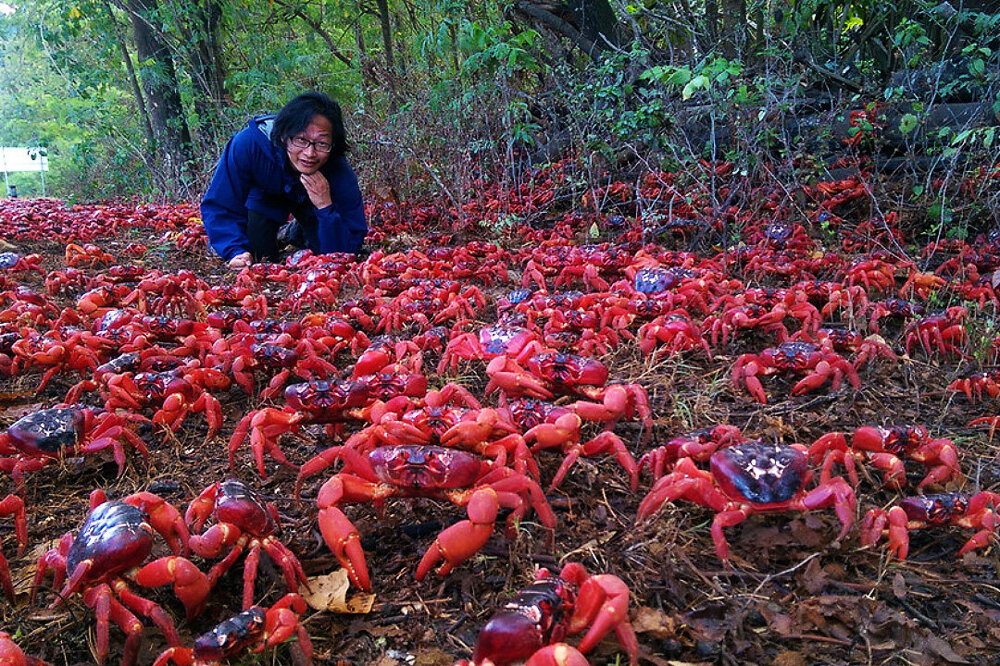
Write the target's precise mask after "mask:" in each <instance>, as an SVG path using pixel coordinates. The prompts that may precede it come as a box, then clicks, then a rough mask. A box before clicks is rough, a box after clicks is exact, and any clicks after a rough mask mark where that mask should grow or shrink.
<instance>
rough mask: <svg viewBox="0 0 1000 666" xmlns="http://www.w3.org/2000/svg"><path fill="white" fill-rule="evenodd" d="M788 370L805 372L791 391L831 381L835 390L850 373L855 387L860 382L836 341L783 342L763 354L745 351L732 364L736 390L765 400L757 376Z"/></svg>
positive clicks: (765, 401)
mask: <svg viewBox="0 0 1000 666" xmlns="http://www.w3.org/2000/svg"><path fill="white" fill-rule="evenodd" d="M787 371H791V372H794V373H796V374H800V375H805V377H803V378H802V379H800V380H799V381H798V383H796V384H795V386H793V387H792V391H791V393H792V395H799V394H800V393H805V392H807V391H813V390H815V389H817V388H819V387H820V386H822V385H823V384H825V383H826V382H828V381H830V382H832V388H833V390H837V389H838V388H840V384H841V382H843V380H844V377H847V380H848V381H849V382H851V385H852V386H854V388H859V387H860V386H861V379H860V378H859V377H858V372H857V370H855V369H854V366H853V365H851V364H850V362H848V361H847V359H845V358H844V357H843V356H841V355H840V354H838V353H837V352H835V351H833V345H832V343H830V342H829V341H823V342H821V343H820V344H813V343H811V342H799V341H793V342H783V343H781V344H780V345H778V346H777V347H770V348H768V349H765V350H764V351H763V352H761V353H760V354H743V355H742V356H740V357H739V358H738V359H736V365H734V366H733V384H734V385H735V386H736V388H737V390H738V389H742V388H745V389H746V390H747V391H749V392H750V395H752V396H753V398H754V400H756V401H757V402H759V403H761V404H766V403H767V396H766V395H765V394H764V386H763V384H761V381H760V379H759V378H758V377H759V376H767V375H773V374H777V373H779V372H787Z"/></svg>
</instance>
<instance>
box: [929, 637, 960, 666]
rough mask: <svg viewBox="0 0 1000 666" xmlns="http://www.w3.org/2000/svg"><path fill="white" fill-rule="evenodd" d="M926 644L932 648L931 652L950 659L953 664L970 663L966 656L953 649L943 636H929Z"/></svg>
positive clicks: (947, 659)
mask: <svg viewBox="0 0 1000 666" xmlns="http://www.w3.org/2000/svg"><path fill="white" fill-rule="evenodd" d="M926 644H927V647H928V648H929V649H930V650H931V652H933V653H934V654H936V655H937V656H939V657H941V658H942V659H944V660H946V661H948V662H949V663H952V664H968V663H970V662H969V661H968V660H967V659H966V658H965V657H963V656H962V655H960V654H958V653H957V652H955V651H954V650H952V649H951V645H949V644H948V642H947V641H946V640H944V639H942V638H938V637H937V636H928V637H927V643H926Z"/></svg>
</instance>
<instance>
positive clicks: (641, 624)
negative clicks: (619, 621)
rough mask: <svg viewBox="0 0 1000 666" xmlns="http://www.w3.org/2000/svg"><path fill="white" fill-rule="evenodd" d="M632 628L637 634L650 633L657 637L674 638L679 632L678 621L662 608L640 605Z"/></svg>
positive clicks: (633, 619)
mask: <svg viewBox="0 0 1000 666" xmlns="http://www.w3.org/2000/svg"><path fill="white" fill-rule="evenodd" d="M632 629H634V630H635V633H637V634H650V635H651V636H655V637H656V638H672V637H673V636H675V635H676V633H677V623H676V622H674V618H672V617H670V616H669V615H667V614H666V613H664V612H663V611H661V610H657V609H655V608H650V607H648V606H640V607H639V610H638V612H637V613H636V614H635V617H634V618H632Z"/></svg>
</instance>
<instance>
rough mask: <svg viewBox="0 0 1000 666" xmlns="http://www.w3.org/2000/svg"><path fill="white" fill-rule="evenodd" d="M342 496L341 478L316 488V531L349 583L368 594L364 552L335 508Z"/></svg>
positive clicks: (354, 531) (351, 527) (358, 537)
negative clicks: (317, 512)
mask: <svg viewBox="0 0 1000 666" xmlns="http://www.w3.org/2000/svg"><path fill="white" fill-rule="evenodd" d="M343 496H344V482H343V478H342V477H341V476H335V477H333V478H331V479H330V480H329V481H327V482H326V483H324V484H323V487H322V488H320V491H319V495H317V497H316V504H317V505H318V506H319V507H320V510H319V529H320V532H321V533H322V534H323V541H325V542H326V545H327V547H329V548H330V550H331V551H332V552H333V554H334V555H336V556H337V560H338V561H340V566H342V567H344V569H345V570H346V571H347V576H348V578H350V579H351V582H352V583H354V584H355V585H357V586H358V587H360V588H361V589H362V590H364V591H365V592H370V591H371V589H372V582H371V578H370V577H369V576H368V565H367V564H366V562H365V552H364V550H362V548H361V535H360V534H359V533H358V529H357V528H356V527H355V526H354V523H352V522H351V521H350V519H348V517H347V516H345V515H344V512H343V511H341V510H340V509H338V508H337V507H336V506H335V505H336V504H337V502H339V501H340V500H341V498H342V497H343Z"/></svg>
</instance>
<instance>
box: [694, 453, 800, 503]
mask: <svg viewBox="0 0 1000 666" xmlns="http://www.w3.org/2000/svg"><path fill="white" fill-rule="evenodd" d="M711 468H712V474H713V476H715V479H716V481H717V482H718V484H719V487H720V488H721V489H722V491H723V492H724V493H726V494H727V495H729V496H730V497H732V498H733V499H737V500H738V499H740V498H745V499H747V500H748V501H750V502H753V503H755V504H773V503H777V502H787V501H788V500H790V499H792V497H794V496H795V494H796V493H797V492H799V490H801V489H802V486H803V485H804V484H805V482H806V470H807V460H806V454H805V452H803V451H800V450H799V449H794V448H792V447H790V446H782V445H780V444H764V443H763V442H747V443H745V444H740V445H739V446H732V447H729V448H725V449H720V450H718V451H716V452H715V454H714V455H712V459H711Z"/></svg>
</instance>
